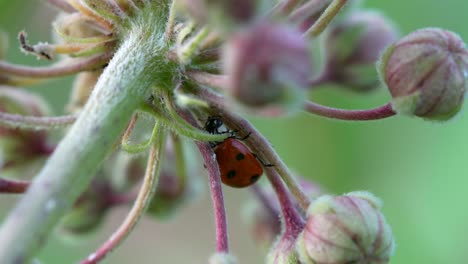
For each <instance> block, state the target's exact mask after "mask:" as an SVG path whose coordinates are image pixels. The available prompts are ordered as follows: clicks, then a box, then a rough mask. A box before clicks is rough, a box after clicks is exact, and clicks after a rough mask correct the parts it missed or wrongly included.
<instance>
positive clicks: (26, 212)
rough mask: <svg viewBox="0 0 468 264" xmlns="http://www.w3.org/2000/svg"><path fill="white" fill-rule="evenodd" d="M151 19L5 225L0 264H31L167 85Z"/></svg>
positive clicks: (125, 47) (119, 55)
mask: <svg viewBox="0 0 468 264" xmlns="http://www.w3.org/2000/svg"><path fill="white" fill-rule="evenodd" d="M158 15H159V18H157V17H156V16H158ZM149 16H151V15H149ZM146 18H148V17H146ZM149 18H151V17H149ZM153 19H154V20H155V21H152V23H148V24H149V25H151V26H146V27H144V26H140V27H135V31H132V32H129V33H128V35H127V36H126V38H125V41H124V42H123V43H122V44H121V46H120V47H119V49H118V50H117V51H116V53H115V55H114V57H113V58H112V60H111V61H110V63H109V65H108V66H107V68H106V69H105V70H104V72H103V74H102V75H101V77H100V79H99V81H98V82H97V84H96V87H95V89H94V90H93V92H92V94H91V96H90V98H89V100H88V102H87V103H86V105H85V107H84V110H83V112H82V113H81V114H80V116H79V117H78V119H77V120H76V122H75V124H74V125H73V126H72V127H71V129H70V130H69V132H68V133H67V135H66V136H65V137H64V138H63V139H62V141H61V142H60V143H59V145H58V147H57V149H56V150H55V152H54V153H53V154H52V156H51V157H50V159H49V160H48V161H47V163H46V164H45V166H44V167H43V168H42V170H41V171H40V172H39V173H38V175H37V176H36V177H35V178H34V180H33V182H32V184H31V186H30V188H29V189H28V191H27V193H26V194H25V196H24V197H23V198H22V199H21V200H20V201H19V203H18V204H17V206H16V207H15V208H14V209H13V210H12V211H11V212H10V214H9V215H8V217H7V218H6V220H5V221H4V222H3V225H2V226H1V229H0V259H1V263H3V264H17V263H30V261H31V258H32V257H33V256H34V255H36V252H37V251H38V250H39V248H40V247H41V246H43V244H44V242H45V240H46V239H47V236H48V235H49V233H50V232H51V231H52V229H53V228H54V227H55V226H56V225H57V223H58V222H59V220H60V218H61V217H62V216H63V215H64V214H65V213H66V212H67V210H69V209H70V207H71V206H72V205H73V203H74V201H75V200H76V199H77V197H78V196H79V195H80V194H81V193H82V192H83V191H84V190H85V189H86V188H87V186H88V185H89V183H90V182H91V179H92V178H93V176H94V175H95V172H96V171H97V169H98V168H99V166H100V164H101V163H102V162H103V160H104V159H105V158H106V157H107V156H108V155H109V154H110V153H111V152H112V150H113V149H114V148H115V145H116V143H118V141H119V139H120V137H121V135H122V133H123V132H124V131H125V128H126V127H127V125H128V123H129V121H130V119H131V117H132V115H133V113H134V112H135V110H136V109H138V108H139V107H140V106H141V105H142V104H143V103H144V102H145V99H146V98H147V97H148V96H149V95H150V92H151V89H152V88H153V87H154V86H158V87H164V84H166V86H167V83H165V81H166V82H167V80H169V79H170V78H168V77H167V76H161V77H160V79H159V82H158V80H155V78H158V76H160V75H158V73H159V72H160V71H161V67H163V66H166V68H165V69H164V70H168V68H167V67H169V66H168V65H164V63H165V61H166V60H165V59H164V56H163V55H165V53H164V52H165V50H164V47H163V44H161V43H162V41H161V35H162V34H163V32H162V33H161V32H157V30H158V29H157V27H158V22H159V23H161V21H158V20H163V19H164V18H161V16H160V14H155V15H154V18H153ZM158 37H159V38H158ZM163 51H164V52H163ZM166 88H167V87H166Z"/></svg>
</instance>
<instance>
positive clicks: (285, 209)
mask: <svg viewBox="0 0 468 264" xmlns="http://www.w3.org/2000/svg"><path fill="white" fill-rule="evenodd" d="M266 174H267V176H268V180H270V183H271V185H272V186H273V189H274V190H275V192H276V195H277V197H278V201H279V204H280V207H281V212H282V213H283V217H284V226H285V230H284V234H288V235H290V236H294V237H297V235H299V233H300V232H301V231H302V229H303V228H304V225H305V220H304V219H303V218H302V215H301V214H300V213H299V212H298V211H297V209H296V206H295V205H294V203H293V201H292V200H291V197H290V196H289V192H288V189H287V188H286V187H285V186H284V183H283V181H282V180H281V177H280V175H279V174H278V172H277V171H276V170H275V169H274V168H272V167H271V168H267V169H266Z"/></svg>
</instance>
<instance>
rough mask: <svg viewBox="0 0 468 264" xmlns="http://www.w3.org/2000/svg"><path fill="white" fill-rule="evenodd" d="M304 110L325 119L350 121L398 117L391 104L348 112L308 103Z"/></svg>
mask: <svg viewBox="0 0 468 264" xmlns="http://www.w3.org/2000/svg"><path fill="white" fill-rule="evenodd" d="M304 110H306V111H307V112H309V113H312V114H316V115H319V116H323V117H328V118H333V119H340V120H350V121H366V120H378V119H384V118H387V117H391V116H394V115H396V112H395V111H394V110H393V108H392V105H391V103H387V104H386V105H383V106H380V107H377V108H374V109H368V110H346V109H339V108H333V107H328V106H323V105H320V104H317V103H313V102H310V101H307V102H306V103H305V105H304Z"/></svg>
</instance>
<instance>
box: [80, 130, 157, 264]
mask: <svg viewBox="0 0 468 264" xmlns="http://www.w3.org/2000/svg"><path fill="white" fill-rule="evenodd" d="M154 130H155V131H156V140H155V141H154V144H153V145H152V146H151V149H150V154H149V156H148V162H147V165H146V172H145V177H144V179H143V183H142V185H141V187H140V191H139V192H138V196H137V198H136V200H135V203H134V204H133V207H132V209H131V211H130V213H129V214H128V215H127V217H126V218H125V220H124V222H123V223H122V224H121V225H120V226H119V228H118V229H117V230H116V231H115V232H114V233H113V234H112V235H111V236H110V237H109V239H108V240H107V241H106V242H104V244H103V245H101V246H100V247H99V249H98V250H96V251H95V252H94V253H93V254H91V255H90V256H89V257H88V258H87V259H86V260H83V261H82V262H80V264H95V263H98V262H99V261H101V260H103V259H104V258H105V257H106V256H107V254H109V253H110V252H111V251H112V250H115V249H116V248H117V247H118V246H119V245H120V244H122V242H123V241H124V240H125V239H126V238H127V237H128V236H129V235H130V232H131V231H132V230H133V228H135V226H136V225H137V223H138V221H139V220H140V219H141V217H142V216H143V214H144V213H145V212H146V210H147V209H148V206H149V204H150V202H151V198H152V197H153V195H154V192H155V191H156V186H157V183H158V178H159V171H160V168H161V160H162V152H163V149H164V144H163V141H164V139H165V131H163V129H162V127H161V125H159V124H156V125H155V128H154Z"/></svg>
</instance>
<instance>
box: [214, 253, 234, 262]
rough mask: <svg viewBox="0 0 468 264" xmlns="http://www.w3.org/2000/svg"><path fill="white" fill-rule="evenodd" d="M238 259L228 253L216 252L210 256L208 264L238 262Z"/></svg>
mask: <svg viewBox="0 0 468 264" xmlns="http://www.w3.org/2000/svg"><path fill="white" fill-rule="evenodd" d="M237 263H238V261H237V259H236V258H235V257H234V256H233V255H230V254H228V253H215V254H213V255H212V256H211V257H210V260H209V261H208V264H237Z"/></svg>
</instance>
